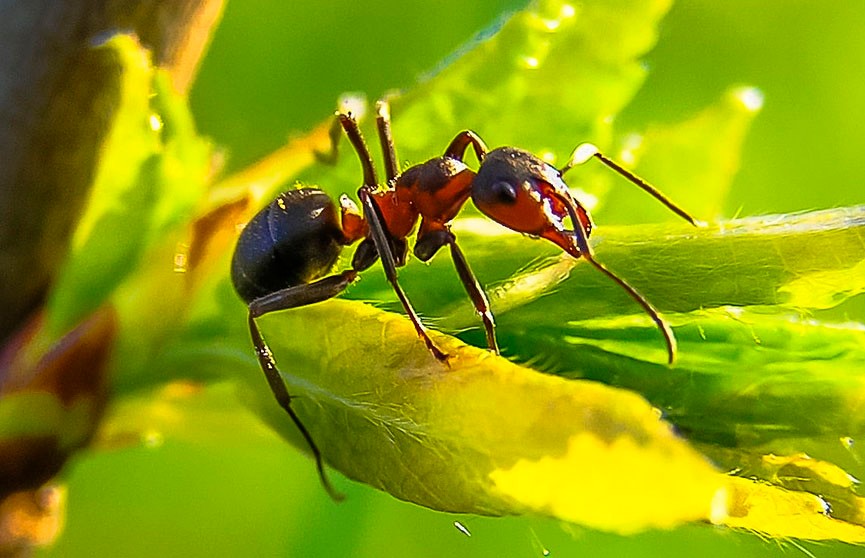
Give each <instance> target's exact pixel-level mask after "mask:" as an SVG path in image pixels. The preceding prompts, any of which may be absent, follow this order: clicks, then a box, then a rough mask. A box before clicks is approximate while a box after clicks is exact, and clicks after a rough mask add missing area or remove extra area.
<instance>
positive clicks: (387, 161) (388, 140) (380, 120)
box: [375, 99, 399, 184]
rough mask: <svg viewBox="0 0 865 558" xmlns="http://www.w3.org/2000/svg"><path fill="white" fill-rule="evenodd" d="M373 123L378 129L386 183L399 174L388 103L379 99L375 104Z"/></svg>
mask: <svg viewBox="0 0 865 558" xmlns="http://www.w3.org/2000/svg"><path fill="white" fill-rule="evenodd" d="M375 112H376V119H375V124H376V128H377V129H378V140H379V142H380V143H381V152H382V155H383V156H384V171H385V177H386V178H387V181H388V184H390V183H391V182H393V181H394V180H395V179H396V177H397V176H398V175H399V163H398V162H397V159H396V147H395V146H394V143H393V131H392V130H391V124H390V103H388V102H387V99H381V100H379V101H378V102H377V103H376V104H375Z"/></svg>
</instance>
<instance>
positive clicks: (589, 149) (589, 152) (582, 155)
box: [559, 143, 706, 227]
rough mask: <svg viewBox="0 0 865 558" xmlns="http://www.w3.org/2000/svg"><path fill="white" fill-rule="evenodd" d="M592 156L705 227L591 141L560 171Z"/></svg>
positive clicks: (678, 213)
mask: <svg viewBox="0 0 865 558" xmlns="http://www.w3.org/2000/svg"><path fill="white" fill-rule="evenodd" d="M592 157H595V158H597V159H598V160H599V161H600V162H602V163H603V164H605V165H606V166H607V167H609V168H611V169H613V170H614V171H616V172H617V173H619V174H620V175H622V176H624V177H625V178H627V179H628V180H629V181H630V182H632V183H633V184H636V185H637V186H639V187H640V188H642V189H643V190H644V191H646V192H647V193H648V194H649V195H650V196H652V197H653V198H655V199H656V200H658V201H659V202H661V203H662V204H664V205H665V206H667V208H668V209H669V210H670V211H672V212H673V213H675V214H676V215H678V216H679V217H681V218H682V219H684V220H685V221H687V222H689V223H691V224H692V225H694V226H695V227H705V226H706V224H705V223H704V222H702V221H698V220H696V219H694V218H693V217H691V215H690V214H689V213H688V212H687V211H685V210H684V209H682V208H681V207H679V206H678V205H676V204H675V203H673V201H672V200H671V199H670V198H668V197H667V196H665V195H664V194H663V193H661V191H660V190H658V189H657V188H655V187H654V186H652V185H651V184H649V183H648V182H646V181H645V180H643V179H642V178H640V177H639V176H637V175H636V174H634V173H632V172H631V171H629V170H628V169H626V168H625V167H623V166H622V165H620V164H619V163H617V162H616V161H614V160H612V159H610V158H609V157H607V156H606V155H604V154H603V153H601V151H600V150H599V149H598V148H597V147H596V146H595V145H593V144H591V143H582V144H580V145H578V146H577V148H576V149H574V152H573V153H571V157H570V158H569V159H568V162H567V163H566V164H565V166H564V167H562V168H561V170H560V171H559V173H560V174H565V173H566V172H568V171H569V170H571V169H572V168H574V167H575V166H577V165H582V164H583V163H585V162H586V161H588V160H589V159H591V158H592Z"/></svg>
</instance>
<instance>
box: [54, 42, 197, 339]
mask: <svg viewBox="0 0 865 558" xmlns="http://www.w3.org/2000/svg"><path fill="white" fill-rule="evenodd" d="M95 48H100V49H104V50H106V51H109V52H111V53H113V54H114V56H116V58H117V64H118V65H119V66H120V67H121V68H122V75H123V78H122V80H121V86H120V92H119V98H120V100H119V103H118V106H117V108H116V110H115V112H114V120H113V123H112V126H111V131H110V132H109V134H108V137H107V139H106V141H105V143H104V145H103V148H102V151H103V156H102V158H101V160H100V162H99V168H98V170H97V171H96V178H95V182H94V185H93V188H92V189H91V195H90V201H89V204H88V207H87V209H86V211H85V213H84V216H83V217H82V220H81V223H80V224H79V226H78V228H77V230H76V233H75V236H74V238H73V244H72V248H71V252H70V255H69V258H68V261H67V262H66V264H65V265H64V267H63V270H62V272H61V274H60V278H59V280H58V284H57V285H56V286H55V288H54V291H53V294H52V297H51V300H50V302H49V311H48V328H47V329H48V332H49V335H53V336H57V335H59V334H61V333H62V332H63V331H65V330H66V329H67V328H68V327H70V325H71V324H72V323H74V322H75V321H76V320H78V319H81V318H82V317H83V316H84V315H86V314H87V312H89V311H92V310H94V309H95V308H96V307H97V306H99V304H101V303H102V302H103V301H104V300H105V299H106V297H107V296H108V295H109V294H110V293H111V292H112V291H113V289H115V288H116V287H117V285H118V284H120V283H121V282H122V281H123V279H124V278H125V277H127V276H128V275H130V274H131V273H132V272H133V271H134V270H135V269H136V267H137V265H138V263H139V261H140V259H141V258H142V256H143V255H144V254H145V253H146V252H147V250H148V249H151V248H152V247H153V245H154V244H155V243H157V242H159V241H161V240H162V239H163V238H164V236H165V234H166V233H167V232H168V231H170V230H172V229H173V228H175V227H177V226H178V225H179V224H180V223H183V222H184V221H186V220H188V219H189V216H190V213H191V211H192V209H193V208H194V207H195V205H196V204H197V203H198V201H199V200H200V198H201V196H202V194H203V192H204V188H205V186H206V184H207V180H208V175H209V172H210V147H209V144H208V143H207V142H205V141H203V140H202V139H201V138H199V137H198V136H197V135H196V133H195V127H194V125H193V123H192V120H191V118H190V116H189V114H188V110H187V109H186V108H185V102H186V101H185V99H183V98H181V97H180V96H178V95H177V94H176V93H175V92H174V91H173V90H172V86H171V84H170V81H169V79H168V77H167V75H166V74H165V73H163V72H162V71H160V70H156V69H154V67H153V66H152V65H151V59H150V54H149V52H148V51H147V50H146V49H144V48H143V47H142V46H141V45H140V44H139V43H138V42H137V40H136V39H135V38H134V37H133V36H130V35H122V34H120V35H114V36H113V37H111V38H110V39H108V40H107V41H105V42H104V43H103V44H101V45H100V46H98V47H95Z"/></svg>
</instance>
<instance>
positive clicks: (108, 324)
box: [0, 308, 117, 500]
mask: <svg viewBox="0 0 865 558" xmlns="http://www.w3.org/2000/svg"><path fill="white" fill-rule="evenodd" d="M41 326H42V322H41V320H37V321H35V322H34V323H33V324H31V326H30V327H29V328H26V329H25V330H24V331H22V332H21V333H20V334H19V335H18V336H17V337H16V338H14V339H13V340H12V342H11V343H9V345H8V346H7V347H6V348H5V350H4V352H3V354H2V355H0V500H2V499H3V498H5V497H6V496H8V495H9V494H11V493H12V492H16V491H20V490H25V489H36V488H38V487H39V486H40V485H41V484H43V483H44V482H46V481H47V480H48V479H50V478H51V477H52V476H53V475H54V474H56V473H57V471H59V470H60V467H61V466H62V465H63V464H64V463H65V462H66V460H67V459H68V458H69V457H70V455H71V454H72V453H73V452H74V451H76V450H78V449H80V448H81V447H83V446H85V445H86V444H87V443H88V442H89V441H90V438H91V437H92V435H93V433H94V432H95V431H96V428H97V427H98V425H99V420H100V419H101V418H102V412H103V410H104V408H105V403H106V399H107V392H108V378H107V376H108V372H107V370H108V359H109V355H110V354H111V349H112V348H113V343H114V339H115V336H116V327H117V324H116V316H115V313H114V311H113V310H112V309H110V308H104V309H101V310H100V311H98V312H95V313H94V314H93V315H92V316H90V317H89V318H88V319H87V320H85V321H84V322H83V323H81V324H80V325H78V326H77V327H75V328H74V329H72V330H71V331H70V332H69V333H68V334H66V335H65V336H64V337H63V338H61V339H60V340H59V341H57V342H56V343H55V344H53V345H52V346H51V347H50V348H48V349H47V350H44V351H43V349H44V347H42V346H40V345H39V338H38V337H35V334H36V333H38V332H39V328H40V327H41Z"/></svg>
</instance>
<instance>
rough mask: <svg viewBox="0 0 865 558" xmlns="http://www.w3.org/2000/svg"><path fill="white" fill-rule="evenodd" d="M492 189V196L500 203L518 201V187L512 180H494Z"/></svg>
mask: <svg viewBox="0 0 865 558" xmlns="http://www.w3.org/2000/svg"><path fill="white" fill-rule="evenodd" d="M490 189H491V190H492V196H490V197H491V198H493V199H494V200H496V201H497V202H499V203H506V204H512V203H514V202H516V201H517V189H516V187H515V186H514V185H513V184H511V183H510V182H507V181H505V180H499V181H498V182H493V185H492V186H491V187H490Z"/></svg>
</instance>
